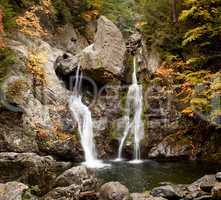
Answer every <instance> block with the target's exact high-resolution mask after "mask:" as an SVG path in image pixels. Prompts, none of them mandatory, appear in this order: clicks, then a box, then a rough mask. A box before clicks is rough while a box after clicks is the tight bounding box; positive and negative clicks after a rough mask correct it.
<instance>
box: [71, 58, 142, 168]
mask: <svg viewBox="0 0 221 200" xmlns="http://www.w3.org/2000/svg"><path fill="white" fill-rule="evenodd" d="M136 62H137V61H136V57H135V56H134V63H133V75H132V85H131V86H130V87H129V90H128V94H127V99H126V107H125V116H124V120H125V129H124V133H123V137H122V139H121V142H120V146H119V150H118V158H117V159H116V160H115V161H121V160H123V158H122V151H123V146H124V144H125V142H126V139H127V137H128V136H129V134H133V136H134V142H133V143H134V160H133V161H131V162H130V163H134V164H136V163H141V162H142V160H141V159H140V141H141V140H142V139H143V137H144V126H143V122H142V107H143V96H142V86H141V85H138V81H137V76H136V71H137V70H136V68H137V66H136ZM81 82H82V73H80V67H78V69H77V72H76V81H75V87H74V91H73V94H72V96H71V98H70V100H69V108H70V110H71V114H72V117H73V119H74V120H75V121H76V122H77V125H78V132H79V135H80V139H81V145H82V148H83V150H84V156H85V162H84V163H83V164H84V165H86V166H87V167H88V168H102V167H105V166H108V165H107V164H104V163H103V162H102V161H101V160H98V158H97V152H96V148H95V144H94V139H93V121H92V117H91V112H90V110H89V108H88V107H87V106H86V105H85V104H84V103H83V102H82V97H81V94H80V90H81V84H82V83H81ZM131 116H132V117H131Z"/></svg>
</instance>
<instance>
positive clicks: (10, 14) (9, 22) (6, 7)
mask: <svg viewBox="0 0 221 200" xmlns="http://www.w3.org/2000/svg"><path fill="white" fill-rule="evenodd" d="M0 7H1V8H2V10H3V13H4V17H3V26H4V29H5V30H6V31H7V30H8V29H9V28H11V27H14V26H15V20H14V17H15V14H16V13H15V10H14V8H13V5H12V4H11V3H10V0H0Z"/></svg>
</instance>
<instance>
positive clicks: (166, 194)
mask: <svg viewBox="0 0 221 200" xmlns="http://www.w3.org/2000/svg"><path fill="white" fill-rule="evenodd" d="M151 195H153V196H154V197H162V198H165V199H171V200H175V199H180V198H182V197H183V193H182V192H181V190H180V189H179V188H178V187H176V186H173V185H165V186H160V187H156V188H154V189H153V190H152V191H151Z"/></svg>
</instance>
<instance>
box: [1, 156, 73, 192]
mask: <svg viewBox="0 0 221 200" xmlns="http://www.w3.org/2000/svg"><path fill="white" fill-rule="evenodd" d="M70 166H71V164H70V163H65V162H56V161H55V160H54V159H53V158H52V157H50V156H45V157H41V156H38V155H37V154H35V153H0V170H1V174H0V180H1V181H4V182H7V181H13V180H18V181H20V182H22V183H25V184H28V185H32V186H36V185H37V186H38V187H39V189H40V191H39V192H40V193H46V192H48V191H49V190H50V189H51V187H52V184H53V182H54V180H55V178H56V177H57V175H58V174H60V173H62V172H63V171H64V170H66V169H68V168H70Z"/></svg>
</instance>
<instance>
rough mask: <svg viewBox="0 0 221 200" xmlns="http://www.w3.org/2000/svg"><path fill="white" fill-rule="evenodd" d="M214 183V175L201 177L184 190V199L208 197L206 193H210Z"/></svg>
mask: <svg viewBox="0 0 221 200" xmlns="http://www.w3.org/2000/svg"><path fill="white" fill-rule="evenodd" d="M215 182H216V178H215V175H205V176H203V177H202V178H200V179H198V180H197V181H195V182H193V183H192V184H190V185H189V186H188V187H187V188H186V198H188V199H195V198H200V197H203V196H205V195H208V193H211V190H212V188H213V186H214V185H215Z"/></svg>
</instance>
